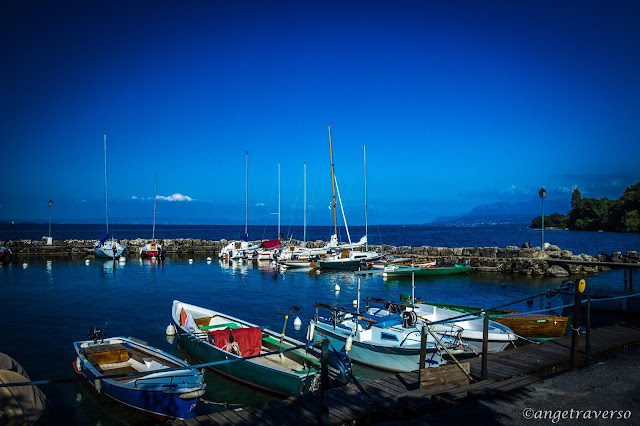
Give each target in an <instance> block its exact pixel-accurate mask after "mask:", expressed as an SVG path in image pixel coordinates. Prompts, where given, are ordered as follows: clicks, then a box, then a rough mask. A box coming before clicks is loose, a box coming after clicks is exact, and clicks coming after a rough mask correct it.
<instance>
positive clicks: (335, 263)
mask: <svg viewBox="0 0 640 426" xmlns="http://www.w3.org/2000/svg"><path fill="white" fill-rule="evenodd" d="M360 266H362V262H361V261H360V260H352V259H339V260H319V261H318V268H320V269H334V270H343V271H344V270H349V271H354V270H356V269H358V268H359V267H360Z"/></svg>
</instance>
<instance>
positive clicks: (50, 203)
mask: <svg viewBox="0 0 640 426" xmlns="http://www.w3.org/2000/svg"><path fill="white" fill-rule="evenodd" d="M52 205H53V201H51V200H49V238H51V206H52Z"/></svg>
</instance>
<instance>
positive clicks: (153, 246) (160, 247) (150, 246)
mask: <svg viewBox="0 0 640 426" xmlns="http://www.w3.org/2000/svg"><path fill="white" fill-rule="evenodd" d="M157 201H158V175H156V186H155V194H154V195H153V231H152V232H151V242H150V243H146V244H145V245H143V246H142V247H140V255H141V256H142V257H151V258H153V257H159V258H164V255H165V253H166V248H165V247H164V242H161V243H160V244H157V243H156V202H157Z"/></svg>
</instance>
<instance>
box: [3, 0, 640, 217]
mask: <svg viewBox="0 0 640 426" xmlns="http://www.w3.org/2000/svg"><path fill="white" fill-rule="evenodd" d="M0 11H1V12H0V19H1V24H2V25H1V29H0V31H1V33H2V47H1V49H2V61H0V70H1V74H0V77H1V85H2V86H1V90H2V102H1V104H0V107H1V117H2V125H1V126H0V136H1V140H2V148H3V152H2V155H1V157H0V166H1V169H2V171H3V176H4V177H5V179H4V182H5V183H4V184H3V185H2V189H1V190H0V220H16V221H25V220H47V218H48V213H49V211H48V207H47V200H48V199H49V198H51V199H53V200H54V206H53V220H54V222H55V221H66V220H76V221H78V220H79V221H89V222H96V221H97V222H100V221H102V220H104V169H103V167H104V159H103V133H104V132H106V133H107V149H108V154H107V155H108V173H109V200H110V201H109V216H110V220H111V221H114V222H117V221H130V220H138V221H139V220H142V221H145V220H147V221H151V218H152V213H153V203H152V198H153V189H154V187H153V185H154V175H155V174H156V173H157V174H158V194H159V195H161V196H163V197H165V199H161V200H159V202H158V221H160V222H165V223H173V222H180V223H184V222H199V223H229V222H235V223H243V222H244V194H245V191H244V190H245V151H248V152H249V200H250V201H249V204H250V206H249V217H250V221H251V222H253V223H257V224H261V223H268V224H275V223H276V220H277V219H276V217H275V215H273V213H275V212H277V199H278V191H277V176H278V175H277V164H278V162H280V163H281V194H282V195H281V196H282V212H283V215H282V223H285V222H286V223H289V222H291V221H293V222H294V223H295V222H297V223H300V222H302V216H303V202H302V198H303V190H302V181H303V179H302V177H303V164H304V163H305V162H306V164H307V182H308V183H307V199H308V205H309V207H308V208H309V210H310V213H309V217H310V219H309V220H310V222H312V223H314V224H320V225H322V224H326V223H327V222H329V221H330V220H331V218H330V215H329V209H328V208H327V207H328V206H329V202H330V198H331V188H330V183H331V181H330V170H329V147H328V136H327V124H328V123H330V122H332V123H333V125H332V139H333V144H334V163H335V172H336V176H337V178H338V183H339V187H340V191H341V194H342V199H343V203H344V205H345V210H346V215H347V220H348V221H349V222H350V223H354V224H355V223H362V222H363V220H364V208H363V206H364V188H363V152H362V145H363V144H366V147H367V148H366V149H367V189H368V204H369V215H370V221H373V222H376V221H377V222H378V223H381V224H385V223H423V222H427V221H429V220H431V219H433V218H434V217H437V216H453V215H460V214H464V213H465V212H467V211H469V210H471V209H472V208H473V207H475V206H476V205H478V204H491V203H495V202H501V201H508V202H513V203H516V202H530V203H531V205H532V206H538V205H539V198H538V195H537V193H538V190H539V189H540V187H541V186H544V187H546V189H547V191H548V192H549V195H548V201H549V203H550V205H553V203H554V202H555V203H556V205H559V206H560V207H559V208H560V209H562V206H565V209H566V210H568V209H569V200H570V193H571V191H572V190H573V188H574V187H577V188H579V189H580V190H581V192H582V195H583V196H586V197H597V198H600V197H605V196H606V197H610V198H618V197H619V196H620V195H622V192H623V191H624V189H625V188H626V187H627V186H629V185H632V184H633V183H635V182H637V181H638V180H640V172H639V170H640V167H639V158H640V155H639V154H640V130H639V123H640V121H638V117H640V79H639V78H638V70H639V69H640V49H638V42H639V41H640V25H638V22H640V3H638V2H635V1H610V2H602V1H582V0H581V1H555V0H554V1H517V2H514V1H486V2H478V1H420V2H375V1H369V2H331V1H323V2H306V1H305V2H278V1H274V2H243V1H237V2H217V1H190V2H169V1H148V2H120V1H109V2H91V1H89V2H87V1H83V2H50V1H29V0H26V1H14V2H4V3H3V4H2V6H0ZM174 194H177V195H175V196H174ZM536 208H537V207H536ZM566 210H565V211H561V212H562V213H565V212H566ZM545 212H547V210H545ZM525 213H526V212H525Z"/></svg>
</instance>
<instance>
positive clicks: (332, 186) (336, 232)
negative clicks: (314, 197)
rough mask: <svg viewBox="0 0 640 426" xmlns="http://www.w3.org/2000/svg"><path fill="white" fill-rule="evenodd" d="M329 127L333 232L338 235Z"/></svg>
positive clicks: (329, 125)
mask: <svg viewBox="0 0 640 426" xmlns="http://www.w3.org/2000/svg"><path fill="white" fill-rule="evenodd" d="M327 126H328V127H329V158H330V160H331V191H332V193H333V199H332V203H333V233H334V234H335V235H336V236H337V235H338V220H337V218H336V186H335V178H334V174H333V149H332V147H331V124H328V125H327Z"/></svg>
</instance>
